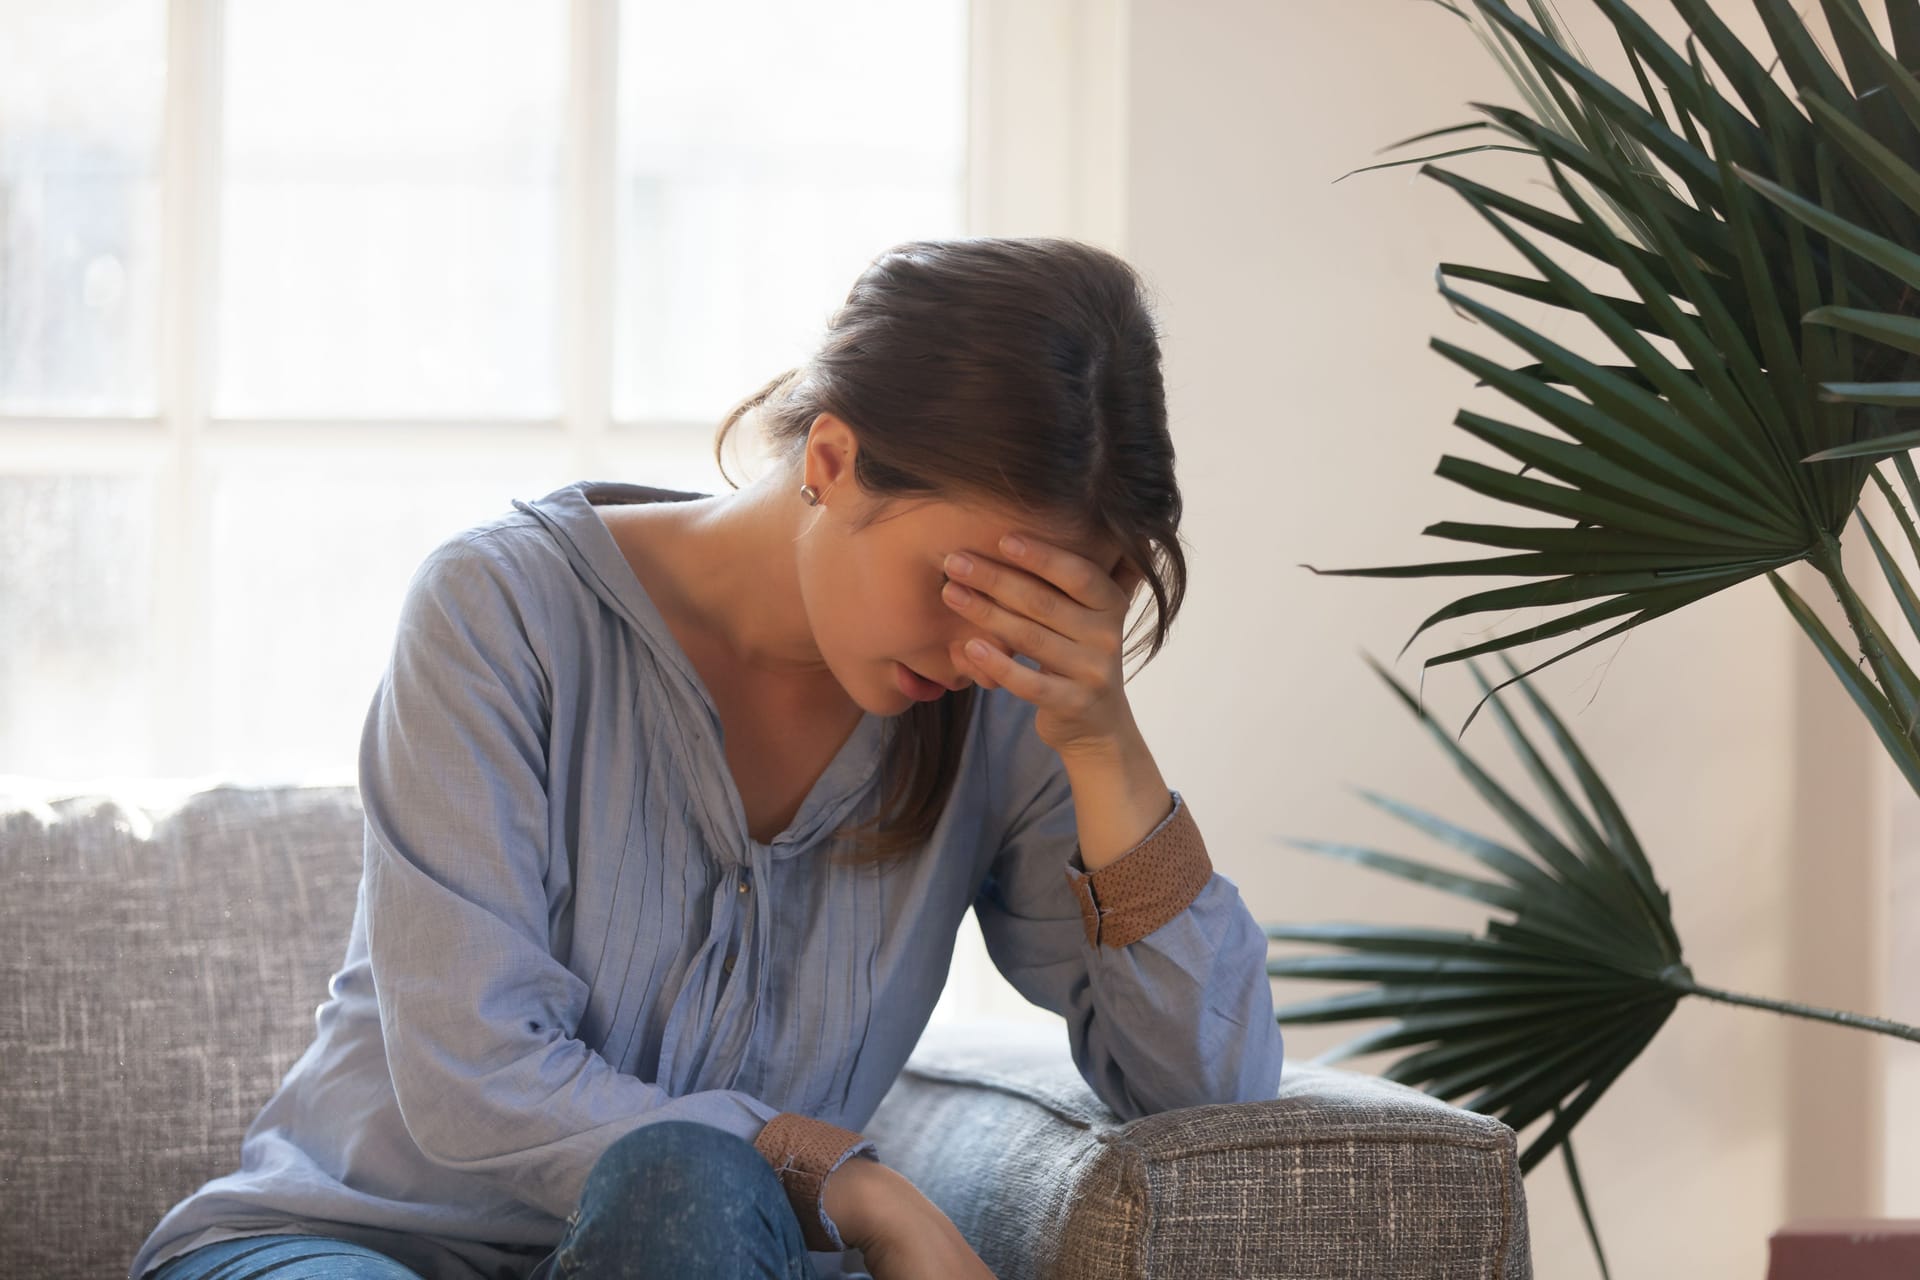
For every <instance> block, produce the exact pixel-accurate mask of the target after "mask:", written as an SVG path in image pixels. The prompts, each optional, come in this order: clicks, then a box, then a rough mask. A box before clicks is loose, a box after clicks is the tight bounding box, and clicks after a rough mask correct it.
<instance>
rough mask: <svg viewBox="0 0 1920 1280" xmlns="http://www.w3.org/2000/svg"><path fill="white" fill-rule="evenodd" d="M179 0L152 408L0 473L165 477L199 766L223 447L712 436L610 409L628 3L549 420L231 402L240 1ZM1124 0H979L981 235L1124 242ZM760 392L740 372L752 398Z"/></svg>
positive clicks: (585, 52) (609, 43)
mask: <svg viewBox="0 0 1920 1280" xmlns="http://www.w3.org/2000/svg"><path fill="white" fill-rule="evenodd" d="M162 2H163V3H166V27H165V30H166V65H167V75H166V80H165V84H166V90H165V103H164V112H165V121H164V128H163V131H162V137H163V142H162V146H163V154H162V159H161V173H162V179H161V181H162V191H161V200H160V218H161V228H160V245H161V261H160V264H159V300H158V314H157V316H156V317H155V323H156V339H157V345H156V350H155V360H156V366H157V367H156V378H155V389H156V412H155V413H154V414H153V415H152V416H148V417H137V416H136V417H124V416H119V417H116V416H104V415H71V416H67V415H61V416H44V415H31V416H23V415H8V414H4V413H0V473H4V474H9V475H114V476H130V477H138V478H142V479H145V480H147V481H148V482H150V483H151V485H152V492H153V499H154V502H153V521H154V525H153V529H152V549H153V557H154V558H153V570H152V571H153V577H154V582H153V586H154V590H153V594H152V600H153V612H152V615H151V616H150V618H149V619H148V623H149V627H150V634H151V635H152V636H153V637H154V642H155V643H154V651H153V662H154V672H155V678H154V679H153V680H152V681H151V682H150V687H151V689H152V695H151V696H152V698H153V700H154V705H153V706H152V707H151V715H150V719H149V724H151V725H152V726H153V730H152V732H153V734H154V740H153V741H151V742H150V743H149V744H148V750H147V758H148V760H149V761H150V762H153V763H156V764H160V763H164V764H165V765H166V766H167V768H166V770H165V772H167V773H173V774H200V773H205V772H206V771H207V770H208V769H209V767H210V762H211V760H212V758H213V755H212V747H213V744H212V743H211V742H210V741H208V740H207V737H206V734H207V727H206V726H207V721H208V717H206V716H205V715H203V714H200V710H201V709H202V708H204V707H206V706H208V705H210V697H211V694H212V691H213V687H214V686H213V682H214V681H215V680H216V679H218V676H219V673H218V672H216V671H214V670H212V669H211V668H210V665H209V663H208V662H207V660H206V655H207V654H208V653H209V652H210V650H211V645H210V644H209V643H208V640H209V635H208V628H209V627H210V625H211V621H210V615H211V612H212V611H211V607H210V604H211V580H210V575H211V564H212V557H211V554H210V550H211V539H212V531H211V521H212V512H211V506H212V503H211V498H212V492H211V490H212V477H213V466H214V461H215V459H216V458H217V459H232V458H237V457H274V456H285V457H288V458H293V459H300V458H310V457H314V456H321V457H329V458H332V457H347V456H350V457H353V458H354V459H356V460H358V459H363V458H364V459H369V460H372V461H373V462H374V463H376V464H377V463H379V462H382V461H390V462H406V461H423V462H431V461H434V460H442V461H443V460H444V459H445V458H446V456H447V448H448V446H449V445H451V444H453V443H454V442H455V441H456V440H457V441H458V443H459V446H460V456H461V457H462V458H464V459H469V460H473V461H475V462H479V463H484V462H486V461H523V460H532V459H539V460H542V461H550V460H551V459H552V458H553V457H555V456H556V453H560V454H563V455H564V456H565V457H566V458H567V459H568V465H569V468H570V474H573V475H577V476H599V475H609V476H611V475H619V474H623V473H626V472H628V471H630V470H631V469H632V468H633V467H635V466H638V465H641V464H642V462H643V459H644V455H645V451H647V450H648V449H657V448H658V447H659V446H660V445H662V444H666V445H668V446H669V447H674V448H681V449H687V450H695V449H708V448H710V444H711V439H712V435H713V432H714V429H715V427H716V426H717V425H718V415H719V414H721V413H723V412H724V411H725V409H726V407H727V406H715V415H716V416H715V419H714V420H713V421H711V422H708V421H697V422H696V421H686V420H673V419H666V420H637V421H625V422H622V421H616V420H614V418H613V416H612V412H611V403H612V395H613V372H614V369H613V349H614V327H615V320H616V317H615V297H614V286H615V282H614V280H613V273H611V272H607V271H595V270H592V269H591V267H592V264H594V263H600V262H607V261H611V259H612V255H613V252H614V237H615V214H616V206H615V195H616V192H615V181H616V177H615V172H614V170H615V164H616V159H617V156H616V133H615V131H616V127H617V111H618V106H619V102H618V84H617V79H616V77H617V70H618V67H617V62H618V57H619V47H620V42H619V20H620V0H569V5H568V14H567V22H568V25H569V32H568V50H569V53H568V57H569V66H568V78H567V102H566V106H565V121H566V123H565V134H564V137H563V140H562V152H563V170H562V179H561V195H560V201H561V205H560V208H561V215H560V217H559V218H558V219H557V228H556V230H557V234H558V235H559V236H560V241H561V243H560V249H559V256H558V258H557V261H558V263H559V269H560V272H561V279H560V281H559V282H558V288H557V290H556V298H557V303H556V316H555V324H556V325H557V335H556V336H557V339H558V341H557V345H556V351H557V353H558V359H559V360H560V366H559V368H558V369H557V370H556V373H557V377H558V382H559V388H560V403H561V406H562V408H561V412H560V414H559V415H558V416H557V417H553V418H531V419H530V418H523V417H503V418H476V417H459V418H445V419H439V418H419V417H379V418H364V419H340V418H298V419H279V418H275V419H259V418H245V417H241V418H215V417H213V416H212V414H211V395H212V388H213V373H214V353H215V351H216V347H217V342H216V339H217V334H216V332H215V323H216V316H215V313H214V309H215V305H216V300H217V298H218V296H219V287H218V279H217V275H216V273H217V270H218V261H219V258H218V246H219V234H220V228H219V215H220V203H221V202H220V198H219V191H220V183H221V173H220V157H221V144H222V138H221V130H220V120H221V103H220V93H221V83H222V69H223V65H224V63H223V58H224V49H225V13H226V3H225V0H162ZM1126 12H1127V9H1126V2H1125V0H970V3H969V6H968V16H967V25H968V36H967V39H968V50H967V69H966V86H967V88H966V92H967V98H968V101H967V105H966V116H967V143H966V163H965V179H964V182H965V205H964V209H965V227H966V230H965V234H967V235H1061V236H1070V237H1074V238H1077V239H1083V240H1086V241H1088V242H1090V243H1094V244H1098V245H1101V246H1102V247H1105V248H1108V249H1111V250H1113V251H1114V252H1122V246H1121V239H1122V236H1123V232H1124V227H1123V222H1122V213H1123V202H1124V196H1125V180H1126V174H1125V170H1124V164H1123V157H1124V154H1125V133H1126V128H1127V120H1126V114H1125V98H1124V92H1123V88H1124V73H1125V66H1126V59H1127V49H1126ZM746 390H748V388H742V394H744V393H745V391H746Z"/></svg>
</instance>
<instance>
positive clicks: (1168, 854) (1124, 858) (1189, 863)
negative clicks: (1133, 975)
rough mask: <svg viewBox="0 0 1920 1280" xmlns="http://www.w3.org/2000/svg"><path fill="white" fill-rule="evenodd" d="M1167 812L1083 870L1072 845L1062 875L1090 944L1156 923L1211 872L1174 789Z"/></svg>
mask: <svg viewBox="0 0 1920 1280" xmlns="http://www.w3.org/2000/svg"><path fill="white" fill-rule="evenodd" d="M1171 794H1172V796H1173V812H1172V813H1170V814H1168V815H1167V816H1166V817H1165V818H1163V819H1161V821H1160V825H1159V826H1157V827H1155V828H1154V829H1153V830H1152V831H1150V832H1148V833H1147V837H1146V838H1145V839H1144V840H1142V841H1141V842H1140V843H1139V844H1137V845H1135V846H1134V847H1133V848H1131V849H1129V850H1127V851H1126V852H1125V853H1123V854H1121V855H1120V856H1119V857H1118V858H1115V859H1114V860H1113V861H1112V862H1109V863H1108V864H1107V865H1106V866H1104V867H1101V868H1100V869H1099V870H1098V871H1093V872H1089V871H1088V870H1087V869H1086V864H1085V863H1084V862H1082V861H1081V860H1080V850H1079V848H1078V847H1077V846H1076V847H1075V849H1074V851H1073V855H1072V856H1071V857H1069V858H1068V859H1067V867H1066V872H1067V881H1068V883H1069V884H1071V885H1072V886H1073V892H1074V896H1075V897H1077V898H1078V899H1079V900H1080V920H1081V923H1082V924H1084V925H1085V926H1086V930H1087V941H1088V942H1089V943H1090V944H1092V945H1094V946H1108V947H1124V946H1126V945H1127V944H1128V943H1130V942H1138V941H1139V940H1140V939H1142V938H1144V937H1146V936H1147V935H1148V934H1150V933H1152V932H1153V931H1154V930H1155V929H1158V928H1159V927H1160V926H1161V925H1163V924H1165V923H1167V921H1169V920H1171V919H1173V918H1174V917H1175V916H1177V915H1179V914H1180V913H1181V912H1183V911H1185V910H1186V909H1187V908H1188V907H1189V906H1191V905H1192V904H1193V900H1194V899H1195V898H1197V897H1199V896H1200V891H1201V890H1202V889H1204V888H1206V887H1207V882H1208V881H1209V880H1211V879H1212V878H1213V861H1212V859H1210V858H1209V857H1208V856H1207V846H1206V842H1205V841H1203V840H1202V839H1201V838H1200V828H1199V827H1198V826H1196V825H1194V821H1193V811H1192V810H1191V809H1190V808H1189V807H1188V805H1187V802H1186V797H1184V796H1182V795H1181V794H1180V793H1179V792H1178V791H1174V792H1172V793H1171Z"/></svg>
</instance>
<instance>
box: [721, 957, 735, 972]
mask: <svg viewBox="0 0 1920 1280" xmlns="http://www.w3.org/2000/svg"><path fill="white" fill-rule="evenodd" d="M720 967H721V968H722V969H725V970H726V971H727V972H728V973H732V972H733V957H732V956H728V957H727V958H726V960H725V961H723V962H722V963H721V965H720Z"/></svg>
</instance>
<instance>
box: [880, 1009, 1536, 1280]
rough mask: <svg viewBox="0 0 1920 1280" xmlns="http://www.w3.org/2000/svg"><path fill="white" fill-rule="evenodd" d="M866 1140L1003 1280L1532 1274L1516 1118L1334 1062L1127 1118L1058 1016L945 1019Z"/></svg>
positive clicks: (1515, 1278) (1293, 1067)
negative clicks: (1257, 1094)
mask: <svg viewBox="0 0 1920 1280" xmlns="http://www.w3.org/2000/svg"><path fill="white" fill-rule="evenodd" d="M866 1133H867V1135H868V1136H869V1137H871V1138H873V1139H874V1141H875V1143H876V1144H877V1146H878V1148H879V1150H880V1152H881V1153H882V1156H883V1158H884V1159H885V1160H886V1162H887V1163H888V1164H889V1165H890V1166H892V1167H894V1168H896V1169H898V1170H899V1171H900V1172H901V1173H903V1174H905V1175H906V1177H907V1178H908V1180H909V1181H911V1182H913V1183H914V1185H916V1186H917V1187H919V1188H920V1189H921V1190H922V1191H923V1192H925V1193H926V1195H927V1197H928V1198H929V1199H931V1200H932V1201H933V1202H934V1203H935V1204H936V1205H938V1206H939V1207H940V1209H941V1211H942V1212H943V1213H945V1214H946V1215H947V1216H948V1217H949V1218H951V1219H953V1221H954V1223H955V1225H957V1226H958V1227H959V1228H960V1230H961V1232H962V1234H964V1235H965V1236H966V1237H967V1239H968V1240H969V1241H970V1242H972V1243H973V1245H974V1247H975V1249H976V1250H977V1251H978V1252H979V1253H980V1256H981V1258H982V1259H983V1260H984V1261H985V1262H986V1264H987V1266H988V1267H989V1268H990V1269H991V1270H992V1271H993V1273H994V1274H995V1275H996V1276H997V1277H999V1280H1027V1278H1029V1277H1047V1278H1048V1280H1094V1278H1095V1277H1099V1278H1100V1280H1120V1278H1123V1277H1125V1278H1129V1280H1145V1278H1146V1277H1163V1276H1196V1277H1198V1276H1247V1277H1251V1276H1303V1277H1304V1276H1366V1277H1370V1278H1379V1280H1384V1278H1386V1277H1415V1276H1418V1277H1468V1276H1473V1277H1497V1278H1501V1280H1526V1278H1527V1277H1530V1276H1531V1275H1532V1260H1531V1253H1530V1251H1529V1246H1528V1238H1527V1219H1526V1197H1525V1191H1524V1188H1523V1186H1522V1182H1521V1174H1520V1166H1519V1159H1518V1155H1517V1152H1516V1141H1515V1134H1514V1132H1513V1130H1511V1129H1509V1128H1508V1127H1507V1126H1506V1125H1504V1124H1502V1123H1501V1122H1500V1121H1498V1120H1496V1119H1493V1118H1491V1117H1488V1116H1482V1115H1478V1114H1476V1113H1473V1112H1469V1111H1465V1110H1462V1109H1460V1108H1458V1107H1454V1106H1451V1105H1449V1104H1447V1103H1446V1102H1443V1101H1441V1100H1440V1099H1438V1098H1434V1097H1432V1096H1431V1095H1429V1094H1426V1093H1422V1092H1421V1091H1419V1090H1417V1089H1412V1088H1409V1087H1407V1086H1405V1085H1400V1084H1396V1083H1394V1082H1392V1081H1388V1080H1382V1079H1380V1078H1379V1077H1376V1076H1369V1075H1362V1074H1360V1073H1357V1072H1351V1071H1343V1070H1340V1069H1338V1068H1334V1067H1327V1066H1314V1065H1311V1064H1308V1063H1299V1062H1288V1063H1287V1064H1286V1069H1285V1072H1284V1073H1283V1075H1282V1078H1281V1083H1280V1090H1279V1094H1278V1096H1277V1097H1276V1098H1275V1099H1274V1100H1272V1101H1271V1102H1258V1103H1238V1104H1233V1105H1221V1106H1203V1107H1188V1108H1183V1109H1181V1110H1179V1111H1171V1112H1165V1113H1162V1114H1160V1115H1154V1116H1145V1117H1142V1118H1141V1119H1138V1120H1135V1121H1132V1122H1130V1123H1128V1122H1123V1121H1121V1120H1120V1119H1118V1118H1117V1117H1116V1116H1114V1115H1113V1113H1112V1112H1110V1111H1109V1110H1108V1109H1107V1108H1106V1106H1105V1104H1103V1103H1101V1102H1100V1101H1099V1099H1098V1098H1097V1097H1096V1096H1095V1095H1094V1093H1093V1091H1092V1090H1091V1089H1089V1088H1088V1087H1087V1085H1086V1082H1085V1081H1084V1080H1082V1079H1081V1077H1080V1074H1079V1072H1078V1071H1077V1070H1076V1069H1075V1068H1074V1065H1073V1060H1072V1058H1071V1056H1070V1054H1069V1051H1068V1048H1067V1035H1066V1029H1065V1025H1064V1024H1059V1025H1052V1024H1029V1023H1007V1022H1000V1021H995V1022H985V1023H979V1024H953V1023H946V1024H936V1025H934V1026H931V1027H928V1028H927V1031H926V1033H925V1034H924V1035H923V1036H922V1037H921V1040H920V1043H919V1045H918V1046H917V1047H916V1048H915V1050H914V1053H913V1056H912V1057H911V1058H910V1059H909V1060H908V1062H907V1065H906V1068H905V1070H904V1071H903V1072H902V1074H901V1077H900V1079H899V1081H897V1082H896V1083H895V1085H894V1087H893V1089H892V1090H891V1091H890V1092H889V1093H888V1094H887V1096H886V1098H885V1099H884V1100H883V1101H882V1102H881V1104H880V1109H879V1110H878V1112H877V1113H876V1114H875V1115H874V1118H873V1120H872V1121H871V1122H870V1123H869V1124H868V1125H867V1126H866Z"/></svg>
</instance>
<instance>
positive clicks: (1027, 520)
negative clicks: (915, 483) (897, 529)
mask: <svg viewBox="0 0 1920 1280" xmlns="http://www.w3.org/2000/svg"><path fill="white" fill-rule="evenodd" d="M920 532H921V534H922V536H923V537H925V538H929V539H931V540H932V541H931V548H930V549H932V550H935V551H938V552H942V553H944V552H947V551H957V550H959V549H960V546H961V545H962V544H964V545H966V546H969V547H972V548H974V549H975V550H977V551H980V552H982V553H984V554H987V555H999V554H1000V539H1001V537H1002V536H1003V535H1005V534H1009V533H1023V534H1026V535H1028V536H1029V537H1033V538H1038V539H1040V540H1041V541H1043V542H1045V543H1047V544H1048V545H1050V546H1055V547H1062V548H1065V549H1066V550H1068V551H1071V552H1073V553H1074V554H1075V555H1077V556H1080V557H1082V558H1084V559H1087V560H1092V561H1094V562H1095V563H1098V564H1104V563H1105V561H1107V560H1110V559H1112V558H1113V557H1114V556H1115V555H1117V554H1118V553H1119V552H1118V548H1117V547H1115V546H1114V544H1113V540H1112V539H1110V538H1107V537H1104V536H1089V535H1087V534H1085V533H1083V532H1081V531H1079V530H1075V529H1071V528H1064V527H1062V526H1060V525H1059V524H1058V523H1057V522H1049V521H1047V520H1045V519H1041V518H1038V517H1034V516H1031V515H1027V514H1024V513H1022V512H1020V511H1017V510H1014V509H1012V508H1008V507H1003V506H999V505H996V504H990V503H957V502H935V503H929V504H928V505H927V507H926V509H925V520H924V523H923V527H922V529H921V531H920ZM956 540H957V541H956ZM949 543H952V544H953V545H948V544H949Z"/></svg>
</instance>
